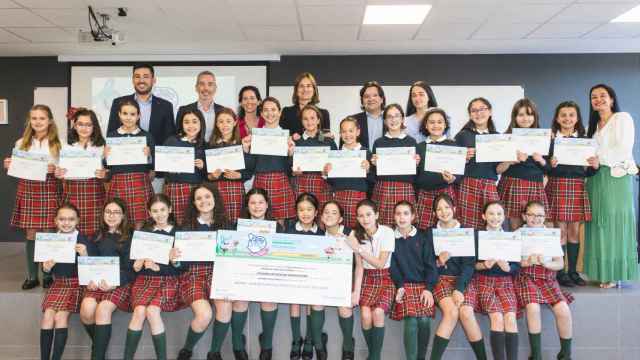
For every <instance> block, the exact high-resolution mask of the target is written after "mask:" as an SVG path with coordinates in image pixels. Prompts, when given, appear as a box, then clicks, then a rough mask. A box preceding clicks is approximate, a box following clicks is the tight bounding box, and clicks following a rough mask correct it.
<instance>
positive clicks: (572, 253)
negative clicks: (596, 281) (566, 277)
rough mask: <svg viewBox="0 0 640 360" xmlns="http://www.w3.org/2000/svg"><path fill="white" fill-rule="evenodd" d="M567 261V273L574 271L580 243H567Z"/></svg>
mask: <svg viewBox="0 0 640 360" xmlns="http://www.w3.org/2000/svg"><path fill="white" fill-rule="evenodd" d="M566 250H567V252H566V254H567V262H568V263H569V274H571V273H574V272H576V265H577V264H578V253H579V252H580V244H572V243H567V249H566Z"/></svg>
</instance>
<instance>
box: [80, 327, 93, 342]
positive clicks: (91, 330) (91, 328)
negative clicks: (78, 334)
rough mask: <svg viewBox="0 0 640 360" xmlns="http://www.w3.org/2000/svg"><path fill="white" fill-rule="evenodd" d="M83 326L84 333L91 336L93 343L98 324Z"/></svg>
mask: <svg viewBox="0 0 640 360" xmlns="http://www.w3.org/2000/svg"><path fill="white" fill-rule="evenodd" d="M82 326H84V331H86V332H87V335H89V338H91V341H93V339H94V337H95V333H96V324H82Z"/></svg>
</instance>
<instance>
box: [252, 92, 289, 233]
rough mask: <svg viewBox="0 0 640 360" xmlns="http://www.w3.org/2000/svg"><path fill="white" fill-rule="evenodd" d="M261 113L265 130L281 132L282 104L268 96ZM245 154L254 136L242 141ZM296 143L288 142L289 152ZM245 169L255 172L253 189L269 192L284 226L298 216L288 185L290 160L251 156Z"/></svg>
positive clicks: (281, 157) (263, 102)
mask: <svg viewBox="0 0 640 360" xmlns="http://www.w3.org/2000/svg"><path fill="white" fill-rule="evenodd" d="M260 107H261V114H262V117H263V118H264V120H265V125H264V127H265V128H270V129H279V128H280V126H279V125H278V122H279V121H280V102H279V101H278V100H277V99H276V98H273V97H267V98H266V99H264V100H263V101H262V104H261V106H260ZM242 145H243V146H244V148H245V152H249V150H250V148H251V135H249V136H247V137H245V138H244V139H242ZM293 146H294V145H293V141H292V140H291V139H289V153H291V152H292V151H293ZM249 158H250V161H249V163H248V164H247V166H246V168H247V170H248V171H249V172H251V173H255V178H254V180H253V187H254V188H262V189H265V190H266V191H267V193H269V197H270V198H271V213H272V214H273V217H274V218H275V219H276V220H278V221H279V222H280V223H281V224H282V223H283V222H284V220H285V219H291V218H293V217H294V216H295V208H294V199H295V194H294V193H293V190H292V189H291V184H290V183H289V177H288V174H289V170H290V169H291V166H289V161H288V159H287V158H286V157H284V156H271V155H252V156H250V157H249Z"/></svg>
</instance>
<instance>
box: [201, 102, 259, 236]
mask: <svg viewBox="0 0 640 360" xmlns="http://www.w3.org/2000/svg"><path fill="white" fill-rule="evenodd" d="M237 145H242V140H241V139H240V133H239V130H238V119H237V118H236V114H235V113H234V112H233V110H231V109H226V108H225V109H223V110H220V111H218V112H217V113H216V120H215V128H214V129H213V134H212V135H211V139H210V141H209V144H208V148H209V149H215V148H223V147H227V146H237ZM247 160H248V159H247V156H245V163H247V162H248V161H247ZM207 171H208V172H209V175H208V177H209V180H212V181H215V182H216V184H217V186H218V191H220V195H221V196H222V200H223V203H224V210H225V214H226V216H227V220H228V221H229V223H231V224H234V223H235V222H236V220H238V217H239V216H240V210H241V209H242V199H243V197H244V184H243V183H244V182H245V181H246V180H249V179H250V178H251V172H250V171H248V170H247V169H244V170H227V169H207Z"/></svg>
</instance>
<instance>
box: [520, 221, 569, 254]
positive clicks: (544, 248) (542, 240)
mask: <svg viewBox="0 0 640 360" xmlns="http://www.w3.org/2000/svg"><path fill="white" fill-rule="evenodd" d="M519 232H520V236H521V237H522V256H525V257H527V256H530V255H542V256H544V257H562V256H564V253H563V251H562V245H561V243H560V229H554V228H549V229H547V228H520V230H519Z"/></svg>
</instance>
